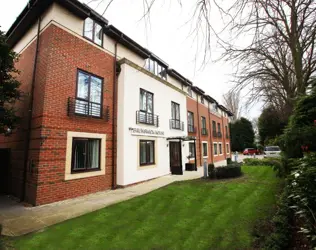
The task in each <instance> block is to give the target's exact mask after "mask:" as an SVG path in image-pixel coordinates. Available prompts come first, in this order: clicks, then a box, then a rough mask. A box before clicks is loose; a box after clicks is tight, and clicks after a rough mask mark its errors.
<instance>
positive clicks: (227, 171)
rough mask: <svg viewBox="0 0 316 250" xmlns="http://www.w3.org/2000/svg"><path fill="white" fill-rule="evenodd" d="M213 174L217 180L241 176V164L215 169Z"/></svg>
mask: <svg viewBox="0 0 316 250" xmlns="http://www.w3.org/2000/svg"><path fill="white" fill-rule="evenodd" d="M215 174H216V178H217V179H225V178H232V177H239V176H241V175H242V172H241V164H240V163H237V162H236V163H232V164H229V165H227V166H222V167H217V168H215Z"/></svg>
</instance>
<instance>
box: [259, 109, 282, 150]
mask: <svg viewBox="0 0 316 250" xmlns="http://www.w3.org/2000/svg"><path fill="white" fill-rule="evenodd" d="M285 125H286V122H285V121H282V118H281V117H280V116H279V113H278V112H277V110H275V108H274V107H273V106H272V105H271V106H268V107H267V108H265V109H264V110H263V111H262V113H261V115H260V117H259V119H258V130H259V138H260V144H262V145H265V144H266V142H267V141H268V140H269V139H274V138H275V137H276V136H279V135H281V134H282V132H283V129H284V127H285Z"/></svg>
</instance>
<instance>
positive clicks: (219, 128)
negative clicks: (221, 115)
mask: <svg viewBox="0 0 316 250" xmlns="http://www.w3.org/2000/svg"><path fill="white" fill-rule="evenodd" d="M217 130H218V132H221V124H220V123H217Z"/></svg>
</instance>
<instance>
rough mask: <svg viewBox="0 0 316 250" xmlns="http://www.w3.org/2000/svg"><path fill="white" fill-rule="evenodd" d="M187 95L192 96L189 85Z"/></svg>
mask: <svg viewBox="0 0 316 250" xmlns="http://www.w3.org/2000/svg"><path fill="white" fill-rule="evenodd" d="M188 95H189V96H190V97H192V89H191V87H190V86H188Z"/></svg>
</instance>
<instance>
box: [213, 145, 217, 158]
mask: <svg viewBox="0 0 316 250" xmlns="http://www.w3.org/2000/svg"><path fill="white" fill-rule="evenodd" d="M214 155H217V143H214Z"/></svg>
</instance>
